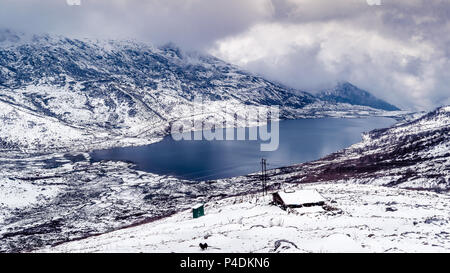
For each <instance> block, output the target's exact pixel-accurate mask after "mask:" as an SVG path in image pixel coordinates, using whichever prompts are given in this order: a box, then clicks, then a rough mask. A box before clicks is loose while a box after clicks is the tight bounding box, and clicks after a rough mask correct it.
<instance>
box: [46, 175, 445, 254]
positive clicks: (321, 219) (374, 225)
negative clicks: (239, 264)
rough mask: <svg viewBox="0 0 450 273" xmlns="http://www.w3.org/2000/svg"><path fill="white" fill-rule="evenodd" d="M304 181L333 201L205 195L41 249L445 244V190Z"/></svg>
mask: <svg viewBox="0 0 450 273" xmlns="http://www.w3.org/2000/svg"><path fill="white" fill-rule="evenodd" d="M305 188H308V189H316V190H318V191H319V192H321V194H322V195H323V196H324V197H325V198H326V199H327V204H328V205H329V206H330V207H333V208H328V209H327V210H324V209H323V208H322V207H311V208H303V209H297V210H296V211H291V212H286V211H284V210H282V209H281V208H279V207H277V206H274V205H271V204H270V201H271V199H270V196H266V197H264V198H263V197H261V195H249V196H240V197H236V198H230V199H225V200H221V201H218V202H211V203H208V204H207V205H206V207H205V212H206V216H204V217H200V218H198V219H192V212H191V211H190V210H187V211H184V212H181V213H178V214H176V215H174V216H172V217H169V218H167V219H163V220H158V221H155V222H152V223H149V224H144V225H140V226H137V227H132V228H127V229H122V230H118V231H115V232H112V233H106V234H103V235H100V236H95V237H91V238H88V239H84V240H80V241H74V242H69V243H66V244H62V245H59V246H56V247H53V248H45V249H43V250H41V251H44V252H207V253H208V252H277V253H279V252H321V253H322V252H450V235H449V233H448V230H449V228H450V221H449V219H448V215H449V213H450V197H449V196H448V195H443V194H435V193H430V192H420V191H409V190H399V189H393V188H386V187H379V186H367V185H365V186H361V185H354V184H315V185H310V186H307V187H305ZM333 209H335V210H333ZM200 243H207V244H208V246H209V247H208V249H207V250H205V251H202V250H201V249H200V247H199V244H200Z"/></svg>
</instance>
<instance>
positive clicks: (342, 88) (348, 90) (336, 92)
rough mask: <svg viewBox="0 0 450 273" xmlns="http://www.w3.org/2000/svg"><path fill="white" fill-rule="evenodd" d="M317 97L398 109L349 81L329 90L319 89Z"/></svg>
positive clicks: (336, 101) (384, 108)
mask: <svg viewBox="0 0 450 273" xmlns="http://www.w3.org/2000/svg"><path fill="white" fill-rule="evenodd" d="M317 97H318V98H320V99H322V100H325V101H328V102H334V103H339V102H340V103H349V104H352V105H364V106H369V107H372V108H376V109H381V110H386V111H399V110H400V109H399V108H398V107H396V106H394V105H392V104H390V103H388V102H386V101H384V100H382V99H379V98H377V97H375V96H374V95H372V94H371V93H369V92H368V91H366V90H363V89H360V88H358V87H356V86H354V85H353V84H351V83H349V82H340V83H338V84H337V85H336V86H335V87H334V88H333V89H331V90H324V91H321V92H320V93H319V94H318V95H317Z"/></svg>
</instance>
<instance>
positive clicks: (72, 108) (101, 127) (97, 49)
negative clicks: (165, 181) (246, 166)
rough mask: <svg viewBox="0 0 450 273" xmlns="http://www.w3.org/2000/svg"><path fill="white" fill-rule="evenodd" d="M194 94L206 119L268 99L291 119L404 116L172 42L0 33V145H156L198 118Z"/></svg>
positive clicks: (224, 116)
mask: <svg viewBox="0 0 450 273" xmlns="http://www.w3.org/2000/svg"><path fill="white" fill-rule="evenodd" d="M196 97H197V98H198V97H201V98H203V99H204V100H205V104H204V105H205V107H206V109H205V110H204V112H205V116H202V117H196V118H198V119H202V120H204V119H206V118H208V117H209V116H211V115H212V114H213V113H214V114H215V115H218V116H216V117H219V118H222V119H224V120H230V119H231V118H232V117H234V116H231V114H228V113H221V112H220V111H219V109H222V108H224V107H225V106H227V107H228V108H231V109H233V110H234V111H244V112H245V111H246V107H247V106H254V107H256V106H260V105H279V106H280V107H281V114H282V117H283V118H302V117H324V116H338V117H340V116H370V115H396V113H389V114H386V113H384V112H383V111H380V110H377V109H373V108H370V107H367V106H357V105H351V104H348V103H330V102H326V101H322V100H320V99H318V98H316V97H314V96H313V95H311V94H309V93H306V92H302V91H299V90H293V89H290V88H287V87H285V86H282V85H280V84H277V83H273V82H270V81H268V80H265V79H264V78H262V77H259V76H256V75H252V74H250V73H248V72H245V71H242V70H240V69H239V68H237V67H235V66H233V65H230V64H228V63H225V62H223V61H221V60H219V59H217V58H215V57H212V56H207V55H201V54H197V53H192V52H182V51H181V50H180V49H178V48H177V47H175V46H173V45H167V46H163V47H160V48H155V47H153V46H151V45H147V44H143V43H137V42H132V41H92V40H77V39H70V38H66V37H60V36H49V35H24V34H18V33H14V32H11V31H5V30H3V31H0V106H1V107H0V108H1V109H2V110H1V112H0V120H2V121H5V122H6V123H7V124H8V126H6V127H1V128H0V145H1V146H0V148H1V147H3V148H7V149H12V148H15V149H29V150H30V149H34V150H40V151H42V150H43V149H50V150H55V149H56V148H58V147H59V148H66V147H71V148H73V147H78V148H79V149H82V148H83V147H85V148H87V149H92V148H94V147H95V148H99V147H108V146H125V145H137V144H148V143H152V142H154V141H157V140H159V139H160V138H161V136H163V135H166V134H167V130H168V129H169V126H170V124H171V122H174V121H176V120H179V119H182V118H185V117H190V116H191V115H192V113H191V109H192V106H193V104H194V98H196ZM244 125H245V124H239V126H244ZM26 128H30V130H25V129H26ZM75 144H76V145H75ZM79 144H82V145H81V147H79V146H80V145H79Z"/></svg>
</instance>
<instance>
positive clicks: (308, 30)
mask: <svg viewBox="0 0 450 273" xmlns="http://www.w3.org/2000/svg"><path fill="white" fill-rule="evenodd" d="M372 2H373V1H372ZM381 2H382V5H373V6H370V5H368V4H367V1H366V0H246V1H242V0H146V1H142V0H83V2H82V5H80V6H79V7H77V8H72V7H70V6H68V5H67V4H72V5H75V4H78V3H80V4H81V2H80V0H67V2H66V1H64V0H42V1H39V4H36V1H35V0H21V1H16V0H1V1H0V27H12V28H15V29H17V30H20V31H25V32H26V31H28V32H50V33H58V34H63V35H68V36H75V37H86V36H87V37H92V36H93V37H95V38H136V39H139V40H144V41H150V42H153V43H155V44H161V43H166V42H174V43H176V44H178V45H180V46H182V47H185V48H188V49H196V50H201V51H202V50H207V51H209V52H212V53H214V54H215V55H218V56H219V57H222V58H224V59H226V60H228V61H230V62H232V63H235V64H238V65H242V66H244V67H246V68H247V69H249V70H251V71H253V72H257V73H261V74H264V75H265V76H267V77H269V78H271V79H273V80H277V81H280V82H282V83H285V84H287V85H291V86H293V87H297V88H301V89H307V90H316V89H320V88H325V87H330V86H331V85H332V84H333V83H334V82H335V81H338V80H349V81H351V82H353V83H354V84H356V85H359V86H360V87H362V88H365V89H367V90H369V91H371V92H373V93H374V94H376V95H378V96H379V97H381V98H384V99H387V100H389V101H390V102H392V103H395V104H397V105H398V106H400V107H404V108H417V109H425V108H432V107H434V106H437V105H440V104H441V103H442V102H443V101H448V98H449V93H450V91H449V86H450V75H449V73H450V72H449V71H450V64H449V56H450V35H448V33H449V31H450V22H449V20H448V14H449V13H450V5H448V0H382V1H381Z"/></svg>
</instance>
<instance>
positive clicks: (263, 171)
mask: <svg viewBox="0 0 450 273" xmlns="http://www.w3.org/2000/svg"><path fill="white" fill-rule="evenodd" d="M261 183H262V189H263V195H266V191H267V188H266V184H267V162H266V159H265V158H262V159H261Z"/></svg>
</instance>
